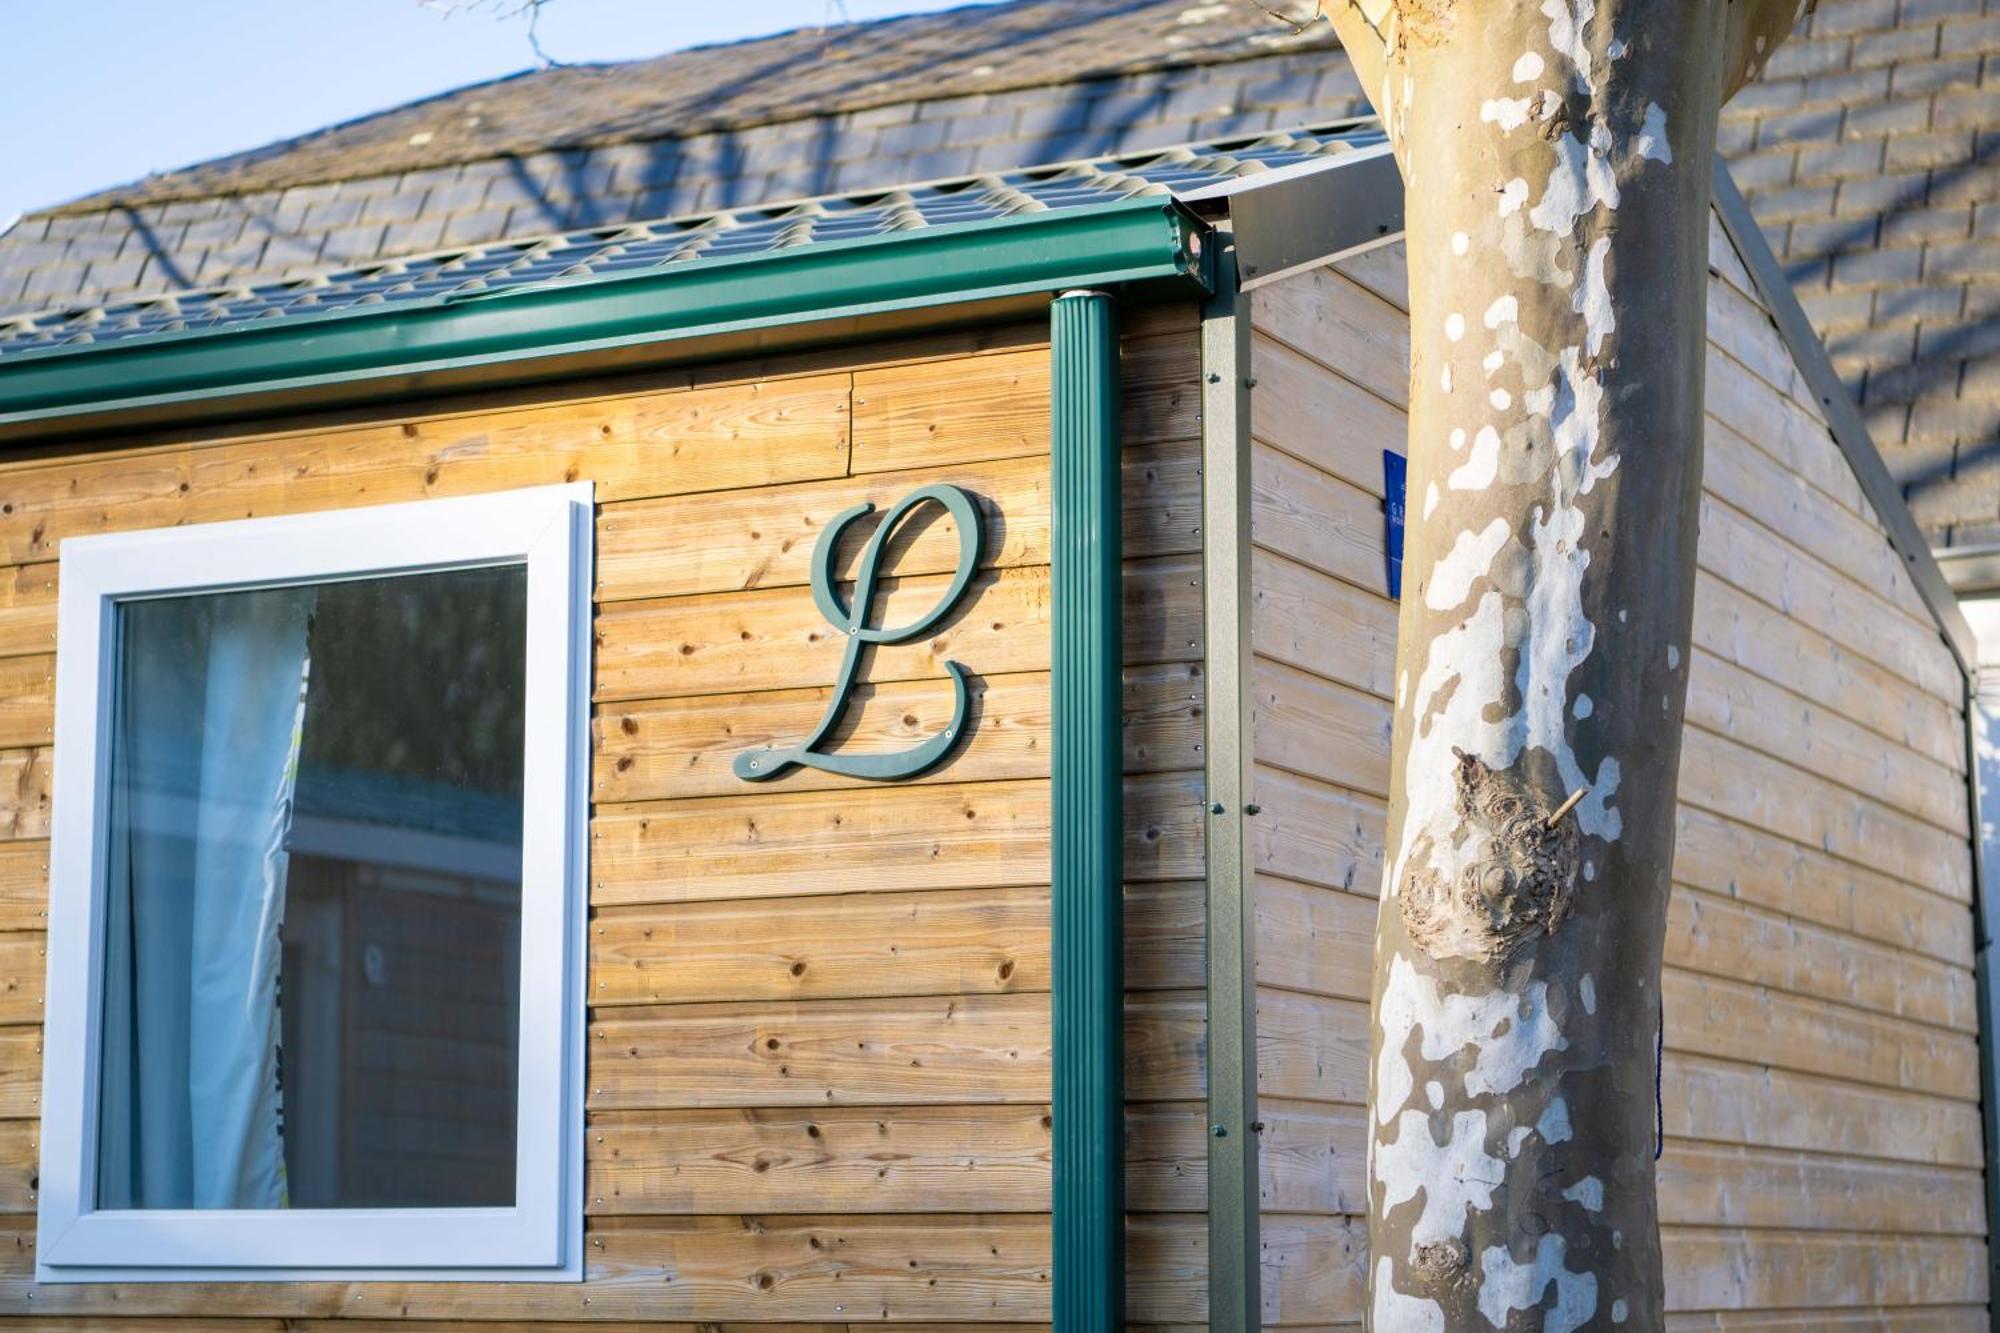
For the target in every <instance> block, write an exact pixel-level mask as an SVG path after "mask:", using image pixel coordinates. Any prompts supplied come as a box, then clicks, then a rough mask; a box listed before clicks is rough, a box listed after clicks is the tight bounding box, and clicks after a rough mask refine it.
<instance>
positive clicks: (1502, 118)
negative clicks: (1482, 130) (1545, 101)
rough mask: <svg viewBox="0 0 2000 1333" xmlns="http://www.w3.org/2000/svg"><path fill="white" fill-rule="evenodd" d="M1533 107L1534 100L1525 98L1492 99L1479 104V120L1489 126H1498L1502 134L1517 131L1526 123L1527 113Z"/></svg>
mask: <svg viewBox="0 0 2000 1333" xmlns="http://www.w3.org/2000/svg"><path fill="white" fill-rule="evenodd" d="M1533 106H1534V99H1532V98H1527V97H1494V98H1489V99H1488V100H1486V101H1485V102H1482V103H1480V106H1479V119H1480V120H1481V121H1483V122H1485V123H1486V124H1489V125H1498V126H1499V127H1500V129H1501V130H1502V132H1507V131H1511V130H1518V129H1520V128H1521V127H1522V126H1523V125H1525V124H1527V123H1528V112H1529V111H1530V110H1531V109H1532V108H1533Z"/></svg>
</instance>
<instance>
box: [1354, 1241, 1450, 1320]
mask: <svg viewBox="0 0 2000 1333" xmlns="http://www.w3.org/2000/svg"><path fill="white" fill-rule="evenodd" d="M1395 1271H1396V1265H1395V1263H1394V1261H1392V1260H1391V1259H1390V1258H1389V1256H1388V1255H1386V1254H1385V1255H1383V1256H1382V1257H1381V1258H1380V1259H1377V1260H1376V1261H1375V1281H1374V1283H1373V1284H1372V1285H1373V1287H1374V1289H1375V1305H1374V1309H1373V1310H1372V1311H1371V1312H1370V1313H1371V1314H1372V1315H1373V1318H1372V1319H1371V1320H1370V1326H1371V1327H1372V1328H1374V1329H1376V1330H1377V1333H1444V1307H1443V1306H1441V1305H1439V1304H1438V1303H1437V1302H1436V1301H1434V1300H1430V1299H1429V1298H1427V1297H1423V1296H1405V1295H1404V1294H1403V1293H1402V1292H1400V1291H1397V1290H1396V1288H1395V1286H1394V1285H1393V1284H1392V1283H1391V1281H1390V1279H1391V1278H1392V1277H1393V1276H1394V1275H1395Z"/></svg>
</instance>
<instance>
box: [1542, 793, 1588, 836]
mask: <svg viewBox="0 0 2000 1333" xmlns="http://www.w3.org/2000/svg"><path fill="white" fill-rule="evenodd" d="M1589 790H1590V788H1588V787H1578V788H1577V789H1576V790H1575V791H1573V792H1571V793H1570V794H1569V799H1568V800H1567V801H1564V802H1563V803H1562V804H1561V805H1559V806H1557V807H1556V808H1555V809H1554V810H1553V811H1551V812H1550V814H1549V821H1548V822H1549V827H1550V828H1554V827H1555V826H1556V825H1557V824H1559V823H1561V822H1562V817H1563V816H1564V815H1566V814H1568V813H1569V812H1570V811H1572V810H1574V809H1576V803H1577V802H1578V801H1580V800H1582V799H1583V798H1584V795H1585V794H1586V793H1587V792H1589Z"/></svg>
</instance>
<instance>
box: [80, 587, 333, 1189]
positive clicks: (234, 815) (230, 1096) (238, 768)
mask: <svg viewBox="0 0 2000 1333" xmlns="http://www.w3.org/2000/svg"><path fill="white" fill-rule="evenodd" d="M313 598H314V594H313V591H312V590H311V589H309V588H305V589H270V590H265V591H259V592H249V593H227V594H218V595H214V596H208V597H196V598H175V599H170V600H166V601H161V602H151V603H133V604H129V605H127V606H126V607H124V608H122V609H121V613H120V614H121V638H122V641H123V642H122V652H121V679H120V688H119V692H118V700H119V702H118V708H117V710H116V713H115V717H114V727H113V741H112V748H113V754H112V778H111V793H110V796H111V808H110V816H111V818H110V827H109V839H110V844H109V846H108V847H107V849H106V851H107V857H106V860H107V865H108V873H109V884H108V888H109V893H108V894H107V920H106V923H105V924H106V934H105V941H106V944H105V992H104V1010H103V1013H104V1026H103V1047H104V1055H103V1065H102V1078H103V1084H102V1093H101V1097H100V1102H99V1105H100V1117H101V1118H100V1125H99V1134H98V1143H99V1160H98V1204H99V1206H100V1207H105V1208H282V1207H284V1206H285V1204H286V1192H285V1158H284V1125H283V1115H284V1107H283V1092H282V1086H281V1081H280V1070H279V1055H280V1053H279V1033H280V1011H279V1003H280V997H279V994H278V990H279V976H280V970H281V961H282V947H281V940H280V930H281V927H282V924H283V920H284V912H285V875H286V866H287V855H286V850H285V848H286V843H287V839H288V836H289V831H290V826H291V810H292V797H293V792H294V789H295V785H296V780H297V772H298V757H299V740H300V736H299V731H300V726H301V723H302V720H303V702H304V695H305V685H306V680H307V675H308V671H309V661H308V656H307V626H308V621H309V619H310V616H311V613H312V605H313Z"/></svg>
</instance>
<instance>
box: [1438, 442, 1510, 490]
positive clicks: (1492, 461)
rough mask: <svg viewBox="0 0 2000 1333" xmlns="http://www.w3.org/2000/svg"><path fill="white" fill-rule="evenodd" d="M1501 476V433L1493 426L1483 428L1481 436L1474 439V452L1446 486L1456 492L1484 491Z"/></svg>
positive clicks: (1454, 471) (1457, 469)
mask: <svg viewBox="0 0 2000 1333" xmlns="http://www.w3.org/2000/svg"><path fill="white" fill-rule="evenodd" d="M1499 475H1500V432H1499V431H1497V430H1495V429H1493V427H1491V426H1481V427H1480V428H1479V434H1477V435H1475V436H1473V437H1472V452H1471V453H1470V454H1468V455H1466V459H1465V462H1463V463H1461V464H1460V465H1459V466H1458V467H1457V468H1455V469H1453V471H1452V474H1451V475H1450V476H1449V477H1446V478H1445V479H1444V484H1445V486H1446V487H1447V488H1448V489H1450V490H1454V491H1483V490H1485V489H1486V488H1487V487H1488V486H1491V485H1492V484H1493V479H1494V478H1495V477H1497V476H1499Z"/></svg>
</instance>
